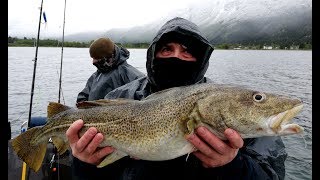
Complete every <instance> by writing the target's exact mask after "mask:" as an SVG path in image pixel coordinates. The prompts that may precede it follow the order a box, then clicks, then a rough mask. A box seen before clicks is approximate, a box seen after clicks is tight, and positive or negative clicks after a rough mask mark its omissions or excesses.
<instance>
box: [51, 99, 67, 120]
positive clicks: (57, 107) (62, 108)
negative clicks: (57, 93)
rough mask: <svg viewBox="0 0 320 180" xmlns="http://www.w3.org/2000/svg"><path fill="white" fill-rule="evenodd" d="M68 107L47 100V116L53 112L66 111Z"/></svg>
mask: <svg viewBox="0 0 320 180" xmlns="http://www.w3.org/2000/svg"><path fill="white" fill-rule="evenodd" d="M68 109H71V107H69V106H66V105H63V104H60V103H56V102H49V105H48V109H47V116H48V118H50V117H52V116H54V115H55V114H58V113H60V112H63V111H66V110H68Z"/></svg>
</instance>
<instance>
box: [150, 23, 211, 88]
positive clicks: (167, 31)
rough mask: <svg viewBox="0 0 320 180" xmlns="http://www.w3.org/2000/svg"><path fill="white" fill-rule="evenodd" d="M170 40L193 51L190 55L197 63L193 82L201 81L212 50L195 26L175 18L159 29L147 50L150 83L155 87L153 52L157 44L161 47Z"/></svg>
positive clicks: (157, 46)
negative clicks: (197, 66)
mask: <svg viewBox="0 0 320 180" xmlns="http://www.w3.org/2000/svg"><path fill="white" fill-rule="evenodd" d="M171 40H175V41H178V42H181V43H183V44H184V45H186V46H187V47H188V48H190V47H191V48H190V49H191V50H193V52H192V51H191V53H192V54H193V55H194V56H195V57H196V59H197V63H199V68H198V71H197V72H195V73H194V79H195V82H199V81H201V80H202V79H203V78H204V74H205V73H206V71H207V69H208V66H209V59H210V56H211V53H212V51H213V50H214V48H213V46H212V45H211V44H210V43H209V41H208V40H207V39H206V38H205V37H204V36H203V35H202V33H201V32H200V30H199V27H198V26H197V25H196V24H194V23H192V22H190V21H188V20H186V19H183V18H180V17H176V18H173V19H171V20H169V21H168V22H166V23H165V24H164V25H163V26H162V27H161V28H160V30H159V31H158V32H157V34H156V36H155V37H154V39H153V40H152V42H151V43H150V46H149V48H148V50H147V62H146V68H147V75H148V79H149V81H150V83H151V84H152V85H154V86H157V84H156V83H155V81H154V72H153V68H152V67H153V61H154V59H155V51H156V49H157V48H159V44H160V45H161V44H163V43H165V42H168V41H171Z"/></svg>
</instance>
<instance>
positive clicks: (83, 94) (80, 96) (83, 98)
mask: <svg viewBox="0 0 320 180" xmlns="http://www.w3.org/2000/svg"><path fill="white" fill-rule="evenodd" d="M95 76H96V73H93V74H92V75H91V76H90V78H89V79H88V80H87V83H86V86H85V87H84V88H83V90H82V91H81V92H80V93H79V94H78V96H77V103H78V102H81V101H87V100H88V98H89V93H90V89H91V85H92V82H93V80H94V78H95Z"/></svg>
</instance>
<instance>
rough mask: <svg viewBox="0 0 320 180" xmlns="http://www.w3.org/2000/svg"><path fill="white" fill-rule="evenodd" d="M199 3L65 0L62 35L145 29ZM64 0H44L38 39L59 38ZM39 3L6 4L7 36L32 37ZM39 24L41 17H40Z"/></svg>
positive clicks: (182, 0)
mask: <svg viewBox="0 0 320 180" xmlns="http://www.w3.org/2000/svg"><path fill="white" fill-rule="evenodd" d="M195 2H199V0H161V1H159V0H66V19H65V35H68V34H73V33H77V32H84V31H97V30H108V29H111V28H125V27H133V26H137V25H138V26H139V25H144V24H146V23H149V22H152V21H154V20H157V19H158V18H161V17H163V16H165V15H167V14H168V13H170V12H172V11H174V10H177V9H180V8H185V7H187V6H189V5H190V4H191V3H195ZM64 4H65V0H43V11H44V12H45V14H46V17H47V23H46V24H45V23H43V24H41V37H43V38H45V37H46V36H47V37H50V36H52V35H56V34H61V35H62V30H63V13H64ZM40 6H41V0H9V1H8V35H9V36H27V37H30V36H34V37H36V35H37V31H38V22H39V13H40ZM42 22H44V21H43V17H42Z"/></svg>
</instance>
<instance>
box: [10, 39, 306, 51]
mask: <svg viewBox="0 0 320 180" xmlns="http://www.w3.org/2000/svg"><path fill="white" fill-rule="evenodd" d="M92 42H93V40H92V41H90V42H76V41H72V42H64V43H63V47H73V48H89V46H90V44H91V43H92ZM116 44H117V45H119V46H122V47H125V48H128V49H129V48H136V49H147V48H148V47H149V45H150V43H149V42H143V43H116ZM35 46H36V40H35V39H34V38H32V39H28V38H26V37H25V38H23V39H19V38H15V37H14V38H13V37H8V47H35ZM39 47H62V42H61V41H58V40H52V39H45V40H39ZM213 47H214V49H225V50H312V44H311V43H308V42H304V43H299V44H298V43H278V44H277V43H270V44H268V43H263V44H261V43H260V44H259V43H255V44H254V43H246V44H240V43H222V44H215V45H213Z"/></svg>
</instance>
